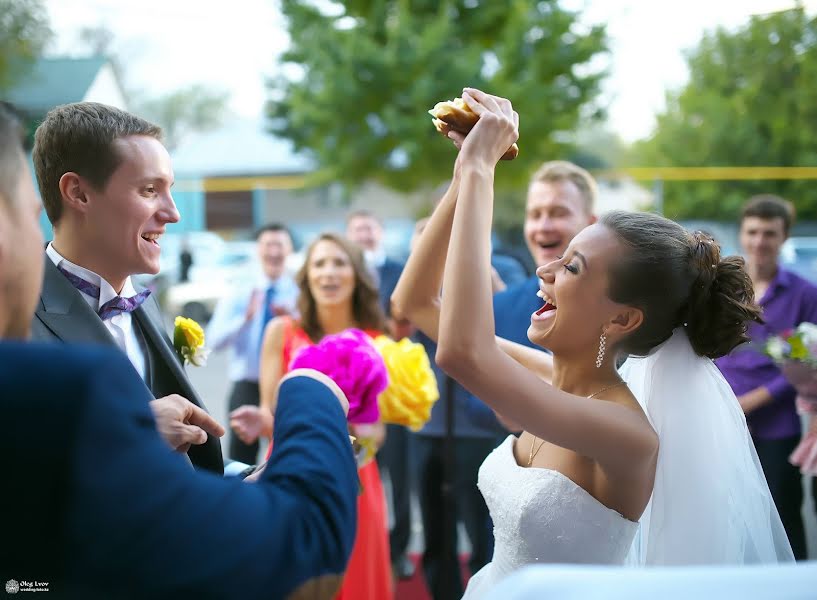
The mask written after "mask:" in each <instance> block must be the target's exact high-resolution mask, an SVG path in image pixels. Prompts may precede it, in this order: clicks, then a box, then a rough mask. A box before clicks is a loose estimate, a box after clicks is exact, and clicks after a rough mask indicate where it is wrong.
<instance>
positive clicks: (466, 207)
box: [436, 89, 657, 474]
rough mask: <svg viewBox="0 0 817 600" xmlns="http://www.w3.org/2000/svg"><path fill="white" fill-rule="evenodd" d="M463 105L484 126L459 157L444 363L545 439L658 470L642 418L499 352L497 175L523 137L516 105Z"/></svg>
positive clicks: (628, 468) (441, 352)
mask: <svg viewBox="0 0 817 600" xmlns="http://www.w3.org/2000/svg"><path fill="white" fill-rule="evenodd" d="M463 99H464V100H465V101H466V102H467V103H468V105H469V106H470V107H471V109H472V110H473V111H474V112H476V113H477V114H478V115H479V117H480V118H479V121H478V122H477V125H476V126H475V127H474V128H473V129H472V130H471V132H470V133H469V134H468V136H467V137H466V138H465V140H464V142H463V144H462V149H461V150H460V156H459V159H458V160H459V169H460V189H459V194H458V197H457V201H456V205H455V206H454V207H453V209H454V218H453V222H452V226H451V227H452V228H451V234H450V244H449V248H448V255H447V259H446V262H445V270H444V276H443V285H442V303H441V316H440V325H439V340H438V347H437V356H436V360H437V364H438V365H439V366H440V367H441V368H442V369H443V370H445V371H446V372H447V373H448V374H449V375H451V376H452V377H454V379H456V380H457V381H459V382H460V383H461V384H462V385H463V386H465V387H466V388H467V389H469V390H470V391H471V392H472V393H474V394H475V395H476V396H477V397H479V398H480V399H481V400H483V401H484V402H486V403H487V404H488V405H489V406H491V407H492V408H493V409H494V410H496V411H497V412H499V413H501V414H503V415H505V416H506V417H508V418H510V419H511V420H513V421H515V422H517V423H519V424H521V425H522V426H524V428H525V429H526V430H527V431H529V432H530V433H532V434H534V435H536V436H538V437H540V438H543V439H545V440H548V441H550V442H552V443H554V444H556V445H559V446H562V447H564V448H568V449H571V450H574V451H576V452H578V453H579V454H581V455H583V456H587V457H589V458H592V459H594V460H597V461H598V462H599V463H600V464H601V465H604V466H605V467H609V468H611V469H614V470H616V471H617V472H621V473H627V474H632V473H633V472H634V469H635V470H636V471H637V470H638V466H639V465H643V466H644V468H649V466H650V465H651V464H653V461H654V459H655V454H656V452H657V438H656V436H655V435H654V432H652V430H651V429H650V428H649V427H648V426H645V420H644V417H643V415H642V414H640V413H638V412H637V411H635V410H633V409H631V408H628V407H625V406H621V405H619V404H617V403H614V402H600V401H598V400H590V399H587V398H585V397H583V396H575V395H572V394H568V393H565V392H562V391H560V390H558V389H556V388H554V387H553V386H551V385H548V384H547V383H545V382H543V381H542V380H541V379H540V378H539V377H537V376H536V375H534V374H533V373H531V372H530V371H529V370H528V369H526V368H525V367H524V366H522V365H520V364H519V363H518V362H516V361H515V360H513V359H512V358H511V357H509V356H508V355H507V354H506V353H505V352H503V351H502V349H501V348H500V346H499V344H498V342H497V340H496V338H495V326H494V319H493V306H492V294H491V272H490V251H491V249H490V239H491V235H490V234H491V222H492V218H493V184H494V169H495V166H496V163H497V162H498V161H499V159H500V157H501V156H502V155H503V154H504V153H505V151H506V150H507V149H508V148H509V147H510V146H511V145H512V144H513V143H514V142H515V141H516V139H517V137H518V129H517V128H518V116H517V115H516V113H515V112H514V111H513V108H512V106H511V104H510V102H508V101H507V100H505V99H502V98H497V97H494V96H489V95H487V94H484V93H482V92H480V91H478V90H471V89H466V90H465V93H464V94H463ZM449 210H450V209H449Z"/></svg>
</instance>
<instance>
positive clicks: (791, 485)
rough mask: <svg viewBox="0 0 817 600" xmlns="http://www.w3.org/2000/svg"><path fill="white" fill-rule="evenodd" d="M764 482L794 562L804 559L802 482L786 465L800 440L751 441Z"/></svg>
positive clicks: (793, 469)
mask: <svg viewBox="0 0 817 600" xmlns="http://www.w3.org/2000/svg"><path fill="white" fill-rule="evenodd" d="M753 440H754V443H755V448H756V449H757V456H758V458H759V459H760V464H761V466H762V467H763V473H764V475H766V482H767V483H768V484H769V490H770V491H771V492H772V498H773V499H774V503H775V505H776V506H777V512H779V513H780V520H781V521H783V527H785V529H786V535H788V537H789V543H790V544H791V549H792V551H793V552H794V558H796V559H797V560H805V559H806V532H805V527H804V526H803V514H802V512H801V510H802V508H803V478H802V476H801V475H800V470H799V469H798V468H797V467H795V466H793V465H792V464H790V463H789V455H790V454H791V453H792V451H793V450H794V448H795V447H796V446H797V444H798V442H799V441H800V436H799V435H798V436H795V437H788V438H781V439H778V440H761V439H758V438H753Z"/></svg>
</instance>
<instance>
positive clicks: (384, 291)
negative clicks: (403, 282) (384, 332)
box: [377, 258, 405, 316]
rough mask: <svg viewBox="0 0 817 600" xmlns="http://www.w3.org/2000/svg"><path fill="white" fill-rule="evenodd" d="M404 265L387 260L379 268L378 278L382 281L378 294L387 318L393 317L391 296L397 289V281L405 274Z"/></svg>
mask: <svg viewBox="0 0 817 600" xmlns="http://www.w3.org/2000/svg"><path fill="white" fill-rule="evenodd" d="M404 266H405V265H403V263H399V262H397V261H396V260H392V259H391V258H387V259H386V261H385V262H384V263H383V264H382V265H380V266H379V267H378V268H377V276H378V278H379V279H380V285H379V286H378V293H379V295H380V305H381V306H382V307H383V312H384V313H385V314H386V316H390V315H391V295H392V292H394V288H396V287H397V281H398V280H399V279H400V274H401V273H402V272H403V267H404Z"/></svg>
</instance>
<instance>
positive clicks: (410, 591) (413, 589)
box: [394, 554, 470, 600]
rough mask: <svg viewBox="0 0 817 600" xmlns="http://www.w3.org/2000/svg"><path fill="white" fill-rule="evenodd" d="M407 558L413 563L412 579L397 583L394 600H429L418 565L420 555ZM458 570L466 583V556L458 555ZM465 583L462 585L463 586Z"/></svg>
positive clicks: (421, 570)
mask: <svg viewBox="0 0 817 600" xmlns="http://www.w3.org/2000/svg"><path fill="white" fill-rule="evenodd" d="M409 558H411V561H412V562H413V563H414V566H415V571H414V577H412V578H411V579H401V580H399V581H398V582H397V586H396V588H395V594H394V600H431V596H430V595H429V593H428V589H426V581H425V577H423V569H422V567H421V565H420V560H421V558H422V557H421V555H420V554H409ZM460 568H461V569H462V580H463V582H467V581H468V577H469V576H470V575H469V573H468V555H467V554H461V555H460ZM464 584H465V583H463V585H464Z"/></svg>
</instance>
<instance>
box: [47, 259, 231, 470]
mask: <svg viewBox="0 0 817 600" xmlns="http://www.w3.org/2000/svg"><path fill="white" fill-rule="evenodd" d="M133 317H134V320H135V324H136V325H137V326H138V328H139V329H140V330H141V333H142V334H143V336H144V338H145V342H146V346H147V353H146V359H147V365H148V381H147V382H145V383H146V385H147V386H148V388H149V389H150V392H151V394H152V395H153V398H161V397H163V396H167V395H169V394H179V395H180V396H183V397H185V398H187V399H188V400H190V402H192V403H193V404H196V405H198V406H200V407H202V408H205V406H204V403H203V402H202V400H201V398H199V395H198V394H197V393H196V391H195V390H194V389H193V386H192V385H191V384H190V380H189V379H188V378H187V374H186V373H185V372H184V367H183V366H182V363H181V362H180V361H179V358H178V356H177V355H176V350H175V349H174V348H173V345H172V343H171V341H170V339H169V338H168V337H167V333H165V330H164V326H163V324H162V323H163V320H162V314H161V311H160V310H159V305H158V304H157V303H156V300H155V299H154V298H153V297H149V298H148V299H147V300H146V301H145V302H144V303H143V304H142V306H140V307H139V308H137V309H136V310H135V311H134V312H133ZM31 332H32V339H34V340H35V341H43V342H47V341H62V342H80V343H84V342H87V343H96V344H105V345H108V346H113V347H114V348H116V349H117V351H119V347H118V346H117V345H116V342H115V341H114V339H113V336H111V334H110V332H109V331H108V329H107V327H105V325H104V324H103V323H102V320H101V319H100V318H99V316H98V315H97V314H96V313H95V312H94V311H93V310H92V309H91V307H90V306H88V303H87V302H86V301H85V300H84V299H83V298H82V294H81V293H80V292H79V291H77V289H76V288H75V287H74V286H73V285H71V283H70V282H69V281H68V280H67V279H66V278H65V276H64V275H63V274H62V273H60V272H59V270H58V269H57V267H56V266H54V263H53V262H52V261H51V259H50V258H48V256H46V257H45V275H44V276H43V289H42V293H41V294H40V303H39V305H38V306H37V310H36V313H35V316H34V320H33V321H32V324H31ZM151 399H152V398H151ZM205 410H206V408H205ZM187 454H188V456H189V457H190V461H191V462H192V463H193V465H194V466H195V467H197V468H202V469H207V470H209V471H214V472H216V473H223V472H224V460H223V458H222V455H221V443H220V442H219V440H218V438H216V437H213V436H208V437H207V441H206V442H205V443H204V444H202V445H200V446H192V447H191V448H190V451H189V452H188V453H187Z"/></svg>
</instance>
